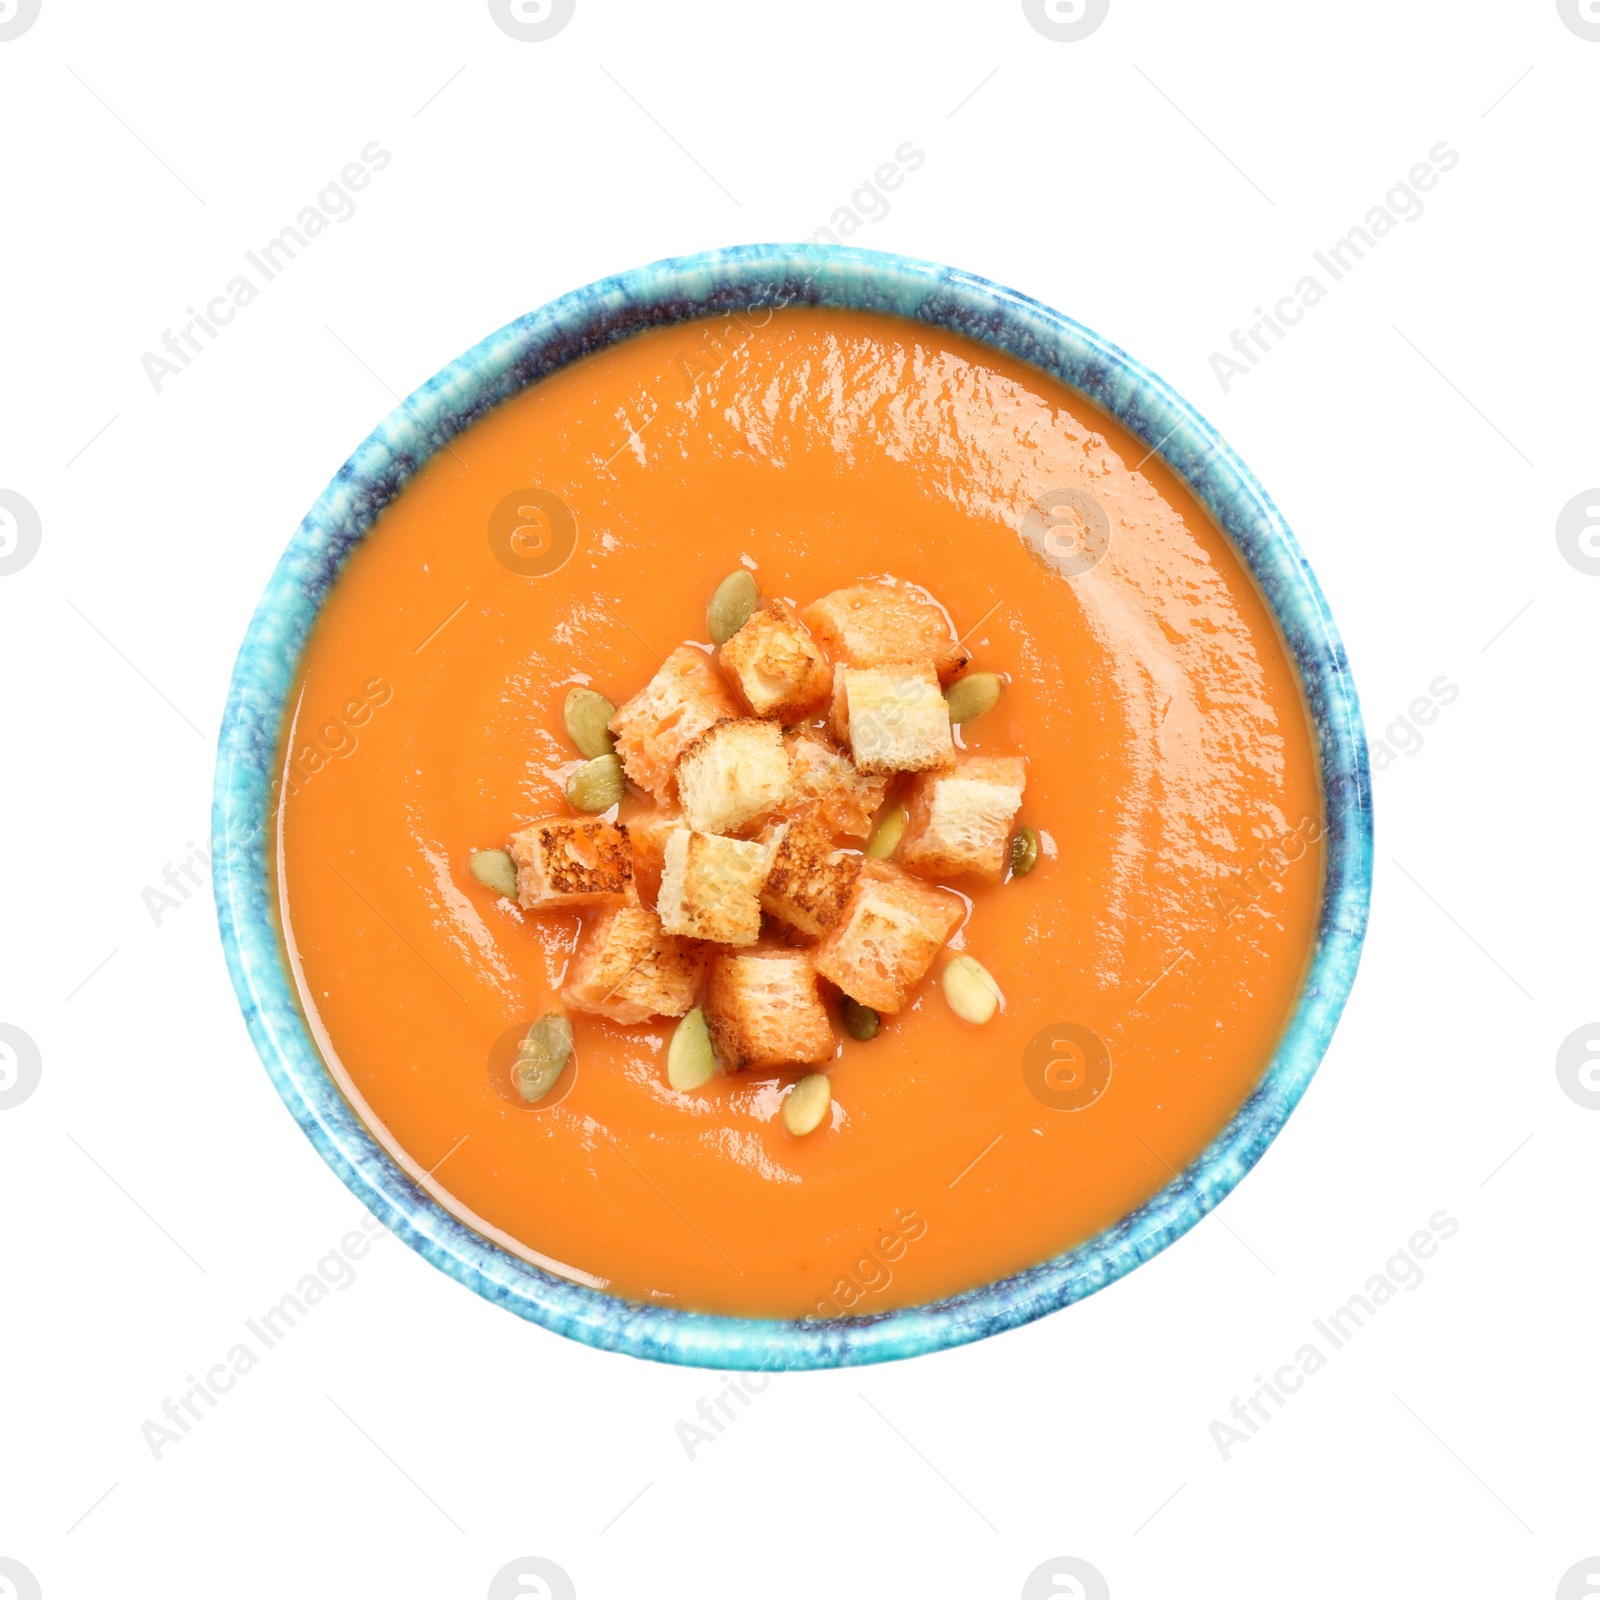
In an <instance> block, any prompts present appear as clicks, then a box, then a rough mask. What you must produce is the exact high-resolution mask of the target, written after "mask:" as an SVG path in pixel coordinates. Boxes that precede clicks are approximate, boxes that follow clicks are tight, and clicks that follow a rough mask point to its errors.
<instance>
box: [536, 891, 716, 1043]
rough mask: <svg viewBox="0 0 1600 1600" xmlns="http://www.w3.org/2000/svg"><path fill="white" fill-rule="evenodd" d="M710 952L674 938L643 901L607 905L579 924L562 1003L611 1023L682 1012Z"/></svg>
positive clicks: (697, 986)
mask: <svg viewBox="0 0 1600 1600" xmlns="http://www.w3.org/2000/svg"><path fill="white" fill-rule="evenodd" d="M710 960H711V952H710V951H709V950H708V949H707V948H706V947H705V946H704V945H701V944H696V943H694V942H693V941H692V940H688V939H675V938H674V937H673V936H672V935H671V934H670V933H667V932H666V931H665V930H664V929H663V928H662V926H661V921H660V918H658V917H657V916H656V914H655V912H653V911H651V910H649V909H648V908H646V907H645V906H637V905H627V904H623V905H616V906H610V907H607V908H606V909H605V910H604V911H601V912H600V913H599V914H598V915H597V916H596V917H594V918H593V919H592V920H591V921H590V922H589V924H588V926H587V927H585V928H584V930H583V934H582V936H581V937H580V938H579V940H578V948H577V950H576V951H575V952H574V953H573V957H572V965H571V966H570V967H569V968H568V969H567V981H566V982H565V983H564V984H563V985H562V986H561V999H562V1002H563V1003H564V1004H565V1005H566V1006H567V1007H569V1008H570V1009H571V1010H573V1011H588V1012H591V1013H593V1014H594V1015H595V1016H597V1017H609V1018H610V1019H611V1020H612V1021H613V1022H623V1023H633V1022H643V1021H645V1020H646V1018H648V1017H681V1016H683V1015H684V1014H685V1013H686V1012H687V1011H689V1010H691V1009H692V1008H693V1006H694V1002H695V996H696V995H697V994H699V992H700V983H701V980H702V979H703V978H704V977H705V970H706V967H707V965H708V964H709V962H710Z"/></svg>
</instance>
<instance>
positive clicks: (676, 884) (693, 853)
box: [656, 828, 782, 944]
mask: <svg viewBox="0 0 1600 1600" xmlns="http://www.w3.org/2000/svg"><path fill="white" fill-rule="evenodd" d="M781 842H782V833H781V830H780V831H779V833H778V834H777V835H776V837H775V838H774V840H773V841H772V842H770V843H767V844H758V843H756V842H755V841H753V840H747V839H725V838H724V837H723V836H722V835H721V834H717V833H696V832H694V831H693V830H692V829H690V828H676V829H674V830H673V832H671V833H670V834H668V835H667V848H666V853H665V856H664V858H663V864H662V868H661V892H660V894H658V895H657V896H656V910H657V911H658V912H659V913H660V915H661V925H662V927H664V928H665V929H666V930H667V932H668V933H675V934H679V935H681V936H682V937H684V938H687V939H712V940H715V941H716V942H717V943H719V944H754V943H755V942H756V939H757V938H758V937H759V936H760V933H761V887H762V885H763V884H764V883H765V882H766V878H767V872H768V871H769V869H770V868H771V866H772V857H773V854H774V852H775V851H776V849H777V846H778V844H779V843H781Z"/></svg>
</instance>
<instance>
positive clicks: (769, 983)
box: [705, 950, 834, 1072]
mask: <svg viewBox="0 0 1600 1600" xmlns="http://www.w3.org/2000/svg"><path fill="white" fill-rule="evenodd" d="M705 1013H706V1026H707V1027H709V1028H710V1030H711V1042H712V1044H713V1045H715V1046H716V1051H717V1054H718V1056H720V1057H721V1058H722V1064H723V1066H725V1067H726V1068H727V1069H728V1070H729V1071H730V1072H737V1071H738V1070H739V1069H741V1068H743V1067H781V1066H787V1065H790V1064H791V1063H800V1062H815V1061H827V1060H829V1059H830V1058H831V1057H832V1055H833V1050H834V1040H833V1027H832V1025H831V1024H830V1022H829V1021H828V1013H827V1010H826V1008H825V1007H824V1006H823V1004H822V997H821V996H820V995H819V994H818V993H817V974H816V972H815V970H814V969H813V967H812V965H811V957H810V956H809V955H807V954H806V953H805V952H804V951H803V950H795V951H777V952H774V953H773V954H770V955H735V954H733V953H732V952H730V951H719V952H718V953H717V955H716V956H715V957H714V958H713V960H712V962H711V977H710V979H709V980H708V982H707V984H706V999H705Z"/></svg>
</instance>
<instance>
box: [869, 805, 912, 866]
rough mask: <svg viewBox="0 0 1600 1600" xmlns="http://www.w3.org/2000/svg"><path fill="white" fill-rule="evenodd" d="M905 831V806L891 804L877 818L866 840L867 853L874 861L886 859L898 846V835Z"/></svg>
mask: <svg viewBox="0 0 1600 1600" xmlns="http://www.w3.org/2000/svg"><path fill="white" fill-rule="evenodd" d="M905 831H906V808H905V807H904V806H891V807H890V809H889V810H887V811H885V812H884V814H883V815H882V816H881V817H880V818H879V819H878V825H877V827H875V828H874V829H873V830H872V837H871V838H870V839H869V840H868V841H867V854H868V855H869V856H871V857H872V858H873V860H875V861H887V860H888V859H889V857H890V856H892V855H893V854H894V853H895V851H896V850H897V849H899V847H900V836H901V835H902V834H903V833H904V832H905Z"/></svg>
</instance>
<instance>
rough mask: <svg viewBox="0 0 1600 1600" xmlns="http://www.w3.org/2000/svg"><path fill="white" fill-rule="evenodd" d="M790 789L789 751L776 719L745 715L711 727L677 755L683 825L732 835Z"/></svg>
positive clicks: (779, 801) (780, 801)
mask: <svg viewBox="0 0 1600 1600" xmlns="http://www.w3.org/2000/svg"><path fill="white" fill-rule="evenodd" d="M788 792H789V754H788V752H787V751H786V750H785V749H784V748H783V732H782V730H781V729H780V728H779V727H778V724H777V723H776V722H762V721H760V720H759V719H757V718H755V717H741V718H739V719H738V720H736V721H733V722H719V723H717V725H716V726H715V727H713V728H708V729H707V730H706V731H705V732H704V733H702V734H701V735H700V737H699V738H698V739H696V740H695V741H694V743H693V744H691V745H690V746H689V747H688V748H687V749H686V750H685V751H684V752H683V754H682V755H681V756H679V757H678V798H679V800H680V801H681V802H682V804H683V821H684V826H685V827H689V828H693V829H695V830H697V831H698V832H700V833H734V832H737V831H738V830H739V829H740V828H743V827H745V826H746V825H747V824H748V823H751V822H754V821H755V820H756V818H757V817H763V816H765V815H766V814H767V813H768V812H769V811H775V810H776V809H777V808H778V807H779V806H780V805H782V804H783V800H784V796H785V795H787V794H788Z"/></svg>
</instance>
